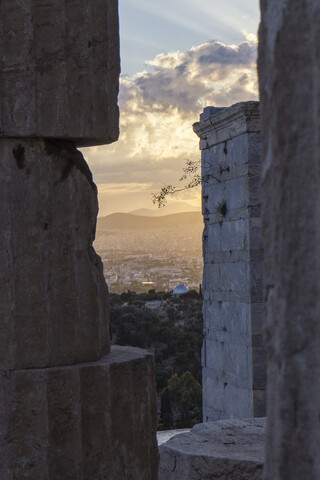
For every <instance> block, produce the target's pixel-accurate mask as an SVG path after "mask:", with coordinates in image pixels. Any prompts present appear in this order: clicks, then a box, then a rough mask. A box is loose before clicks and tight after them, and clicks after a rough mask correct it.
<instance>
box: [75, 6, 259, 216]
mask: <svg viewBox="0 0 320 480" xmlns="http://www.w3.org/2000/svg"><path fill="white" fill-rule="evenodd" d="M119 3H120V5H119V15H120V45H121V47H120V54H121V72H122V73H121V77H120V93H119V107H120V138H119V141H118V142H117V143H114V144H111V145H106V146H99V147H91V148H85V149H82V151H83V153H84V155H85V158H86V159H87V161H88V163H89V166H90V168H91V170H92V172H93V176H94V180H95V182H96V184H97V186H98V192H99V206H100V211H99V215H100V216H105V215H108V214H110V213H114V212H130V211H132V210H136V209H140V208H156V207H154V206H153V204H152V198H151V194H152V193H157V192H159V190H160V189H161V187H163V186H164V185H168V184H174V185H177V186H179V178H180V177H181V176H182V169H183V167H184V165H185V162H186V160H193V161H195V160H197V159H199V158H200V151H199V141H198V140H199V139H198V138H197V136H196V135H195V134H194V132H193V130H192V124H193V123H194V122H196V121H198V119H199V114H200V113H201V111H202V110H203V108H204V107H205V106H209V105H211V106H229V105H232V104H234V103H237V102H239V101H246V100H256V99H257V98H258V93H257V91H258V86H257V74H256V56H257V37H256V33H257V29H258V23H259V2H258V0H224V1H221V0H161V1H158V0H157V1H156V0H119ZM179 201H184V202H188V203H189V204H191V205H199V208H200V191H199V189H195V190H194V189H192V190H188V191H185V192H182V193H179V194H177V195H176V196H175V197H172V198H171V199H169V202H170V203H171V204H172V203H174V202H179Z"/></svg>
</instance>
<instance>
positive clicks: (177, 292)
mask: <svg viewBox="0 0 320 480" xmlns="http://www.w3.org/2000/svg"><path fill="white" fill-rule="evenodd" d="M187 292H189V288H188V287H187V286H186V285H184V284H183V283H182V284H180V285H177V286H176V287H174V290H173V295H183V294H184V293H187Z"/></svg>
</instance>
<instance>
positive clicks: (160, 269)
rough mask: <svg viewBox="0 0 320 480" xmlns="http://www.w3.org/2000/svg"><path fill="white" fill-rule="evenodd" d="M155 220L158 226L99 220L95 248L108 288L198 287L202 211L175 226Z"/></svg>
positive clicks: (120, 290)
mask: <svg viewBox="0 0 320 480" xmlns="http://www.w3.org/2000/svg"><path fill="white" fill-rule="evenodd" d="M134 217H135V216H134V215H130V216H129V218H128V219H129V220H132V219H133V220H135V219H134ZM169 217H171V215H170V216H168V217H162V219H163V218H169ZM105 218H108V217H105ZM135 218H136V219H141V217H138V216H136V217H135ZM124 220H127V219H126V217H124ZM152 220H154V223H155V225H154V226H152V227H150V228H144V227H141V226H139V228H136V226H135V224H133V225H132V224H130V225H128V224H126V222H124V223H123V224H120V225H119V224H118V225H117V226H113V227H109V226H106V225H103V222H102V221H101V222H100V224H99V223H98V230H97V240H96V241H95V249H96V250H97V252H98V253H99V255H100V256H101V258H102V260H103V263H104V275H105V278H106V281H107V284H108V287H109V290H110V291H111V292H114V293H121V292H124V291H127V290H134V291H135V292H137V293H142V292H147V291H148V290H150V289H155V290H156V291H160V290H163V291H169V290H172V289H173V288H174V287H175V286H176V285H177V284H179V283H184V284H186V285H187V286H188V287H189V288H191V289H197V290H198V289H199V285H200V283H201V278H202V253H201V235H202V228H203V225H202V220H201V214H200V213H199V215H197V214H194V215H193V218H191V219H189V221H188V223H180V224H179V219H178V223H177V224H176V225H173V226H172V225H168V224H167V222H164V221H163V220H162V224H161V225H159V224H158V222H159V219H152ZM137 221H138V220H137ZM146 222H147V220H146ZM144 225H145V224H144Z"/></svg>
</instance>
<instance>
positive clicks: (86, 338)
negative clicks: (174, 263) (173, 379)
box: [0, 0, 158, 480]
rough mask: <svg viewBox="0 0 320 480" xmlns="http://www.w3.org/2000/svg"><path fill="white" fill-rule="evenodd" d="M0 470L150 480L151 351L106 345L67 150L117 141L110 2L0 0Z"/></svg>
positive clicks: (75, 157)
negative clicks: (22, 0) (23, 0)
mask: <svg viewBox="0 0 320 480" xmlns="http://www.w3.org/2000/svg"><path fill="white" fill-rule="evenodd" d="M0 59H1V60H0V62H1V63H0V79H1V81H0V98H1V107H0V202H1V209H0V224H1V229H0V231H1V233H0V261H1V275H0V478H1V480H11V479H12V478H17V479H18V478H19V480H20V479H21V480H22V479H32V480H48V479H49V478H50V480H51V479H52V480H66V479H72V480H84V479H85V480H97V479H98V478H99V479H101V480H103V479H105V480H110V479H112V480H123V479H125V478H131V479H132V480H150V479H152V480H153V479H156V478H157V468H158V450H157V442H156V424H157V396H156V388H155V372H154V362H153V357H152V355H150V354H148V353H147V352H145V351H143V350H140V349H136V348H129V347H113V348H110V338H109V316H108V292H107V286H106V284H105V280H104V276H103V267H102V263H101V260H100V258H99V257H98V256H97V255H96V253H95V251H94V249H93V247H92V243H93V240H94V237H95V227H96V217H97V212H98V204H97V189H96V186H95V184H94V182H93V179H92V175H91V172H90V169H89V167H88V165H87V163H86V162H85V160H84V158H83V156H82V154H81V153H80V152H79V151H78V150H77V148H76V147H77V146H83V145H97V144H102V143H109V142H112V141H115V140H116V139H117V137H118V130H119V126H118V123H119V122H118V116H119V112H118V107H117V94H118V77H119V69H120V67H119V35H118V9H117V1H116V0H109V1H105V0H97V1H94V2H87V1H84V0H76V1H74V2H68V1H67V0H48V1H46V2H37V1H36V0H28V1H25V2H21V1H19V0H2V2H1V17H0Z"/></svg>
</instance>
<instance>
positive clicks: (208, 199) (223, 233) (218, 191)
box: [194, 102, 266, 421]
mask: <svg viewBox="0 0 320 480" xmlns="http://www.w3.org/2000/svg"><path fill="white" fill-rule="evenodd" d="M194 131H195V132H196V133H197V135H198V136H199V137H200V139H201V140H200V149H201V151H202V175H203V194H202V196H203V203H202V208H203V216H204V222H205V229H204V233H203V256H204V273H203V298H204V305H203V313H204V334H205V339H204V343H203V350H202V366H203V381H202V383H203V418H204V421H213V420H219V419H224V418H246V417H253V416H263V415H264V414H265V381H266V366H265V354H264V347H263V339H262V333H263V318H264V315H263V310H264V309H263V298H262V290H263V286H262V282H263V275H262V261H263V247H262V237H261V219H260V203H261V199H260V188H259V180H260V156H261V153H260V117H259V105H258V103H257V102H246V103H240V104H236V105H233V106H232V107H230V108H227V109H215V108H213V107H207V108H205V110H204V113H203V114H202V115H201V117H200V122H199V123H196V124H195V125H194Z"/></svg>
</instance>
